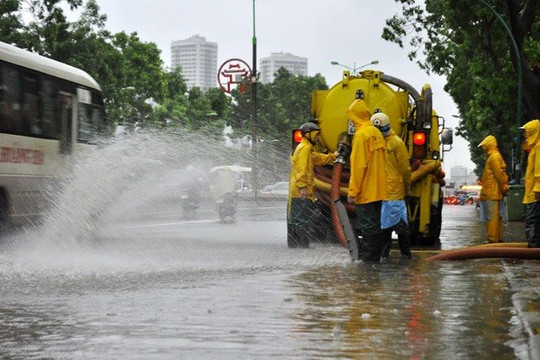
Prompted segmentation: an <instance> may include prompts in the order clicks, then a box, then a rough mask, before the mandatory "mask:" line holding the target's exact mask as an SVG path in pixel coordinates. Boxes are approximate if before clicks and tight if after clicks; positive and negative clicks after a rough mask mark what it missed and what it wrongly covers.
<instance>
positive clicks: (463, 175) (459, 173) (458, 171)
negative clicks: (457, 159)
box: [450, 165, 476, 189]
mask: <svg viewBox="0 0 540 360" xmlns="http://www.w3.org/2000/svg"><path fill="white" fill-rule="evenodd" d="M450 181H451V182H452V183H454V184H455V185H454V187H455V189H459V188H460V187H461V186H463V185H467V184H468V181H469V169H467V168H466V167H465V166H459V165H458V166H454V167H453V168H451V169H450ZM475 183H476V182H475Z"/></svg>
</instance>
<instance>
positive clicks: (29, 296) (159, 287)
mask: <svg viewBox="0 0 540 360" xmlns="http://www.w3.org/2000/svg"><path fill="white" fill-rule="evenodd" d="M153 139H154V138H150V137H148V138H143V139H142V140H137V142H135V141H134V142H133V143H129V142H128V143H125V144H124V143H118V144H116V145H118V147H117V148H115V146H116V145H115V144H113V145H111V146H110V147H109V148H104V149H103V150H102V151H101V152H97V153H96V154H95V155H93V154H92V156H87V161H86V162H81V163H76V166H74V173H73V175H71V181H70V182H68V183H66V184H65V185H63V188H62V193H61V194H59V195H58V196H57V197H56V198H55V203H54V207H53V208H52V209H51V211H50V212H49V213H48V214H47V216H46V217H45V218H44V219H43V221H41V223H38V224H35V225H34V226H27V227H24V228H19V229H17V230H16V231H13V232H11V233H9V234H3V236H2V240H1V241H0V358H2V359H3V358H6V359H63V358H68V359H70V358H84V359H179V358H182V359H254V358H257V359H269V358H287V359H290V358H298V359H306V358H309V359H328V358H330V359H338V358H339V359H403V358H411V359H471V358H474V359H492V358H494V357H496V358H500V359H511V358H517V359H535V358H538V356H539V353H540V349H539V348H538V341H537V337H538V335H536V329H535V328H531V327H530V326H528V325H527V324H528V323H527V322H524V321H523V320H524V319H525V318H526V317H527V316H528V315H527V314H526V312H528V311H533V310H534V309H535V307H534V306H536V308H538V302H534V301H532V300H531V301H532V302H530V301H529V300H530V299H536V298H533V297H532V295H533V294H532V293H531V291H533V292H536V291H538V288H539V285H540V284H538V281H537V280H536V279H539V278H540V276H539V275H540V270H539V268H538V266H537V262H535V261H530V260H500V259H479V260H468V261H445V262H429V261H426V258H427V257H429V256H431V255H433V254H434V253H435V251H415V252H414V253H413V259H412V260H410V261H407V260H402V259H401V257H400V255H399V252H397V251H392V253H391V256H390V259H389V260H388V261H386V262H382V263H380V264H362V263H352V262H351V260H350V257H349V254H348V251H347V250H346V249H344V248H342V247H340V246H338V245H333V244H328V243H321V242H319V241H314V242H313V243H312V245H311V247H310V248H309V249H289V248H288V247H287V241H286V202H285V201H283V200H275V201H274V200H271V201H269V200H266V201H262V200H261V201H259V203H258V204H257V203H255V202H254V201H249V200H243V201H240V202H239V203H238V213H237V215H236V220H235V221H234V222H229V223H226V222H222V221H220V220H219V216H218V213H217V212H216V209H215V204H214V203H213V201H212V200H211V199H209V198H207V199H206V200H203V202H202V203H201V205H200V207H199V208H198V209H197V210H196V212H195V213H190V214H184V213H183V212H182V207H181V206H180V204H179V201H178V197H177V196H176V195H175V192H173V191H171V190H170V189H169V188H167V187H166V186H163V184H162V182H161V180H160V179H162V174H161V173H162V172H163V173H167V171H169V172H170V171H171V168H172V169H179V168H182V166H184V167H185V166H186V164H185V163H184V164H182V163H179V162H174V161H172V160H174V159H184V158H186V157H185V155H186V152H187V151H188V150H189V151H193V154H190V153H187V155H189V156H191V157H194V156H195V154H196V153H198V152H199V150H198V149H199V148H200V146H190V147H185V148H179V150H178V151H179V152H180V153H181V155H180V154H179V153H175V152H174V151H173V149H174V148H175V146H174V145H175V143H173V145H170V144H167V143H165V144H163V143H160V142H157V143H154V142H153V141H154V140H153ZM167 146H168V147H167ZM190 149H192V150H190ZM209 153H210V154H214V153H215V154H218V153H219V151H214V152H209ZM189 156H188V157H189ZM119 157H120V158H121V161H118V158H119ZM168 157H169V158H168ZM173 158H174V159H173ZM269 158H270V161H271V162H272V161H274V160H273V158H272V157H269ZM104 169H105V170H104ZM186 215H189V216H186ZM476 219H477V215H476V210H475V208H474V206H450V205H449V206H446V207H445V208H444V212H443V230H442V238H441V241H442V248H443V249H455V248H460V247H464V246H470V245H476V244H480V243H482V242H483V239H484V226H483V224H482V223H479V222H478V221H477V220H476ZM506 234H507V239H510V240H513V241H523V235H524V230H523V226H522V223H511V224H510V225H509V226H508V227H507V229H506ZM534 281H536V284H534ZM524 309H525V310H524ZM531 309H532V310H531ZM536 311H537V310H536ZM536 314H537V312H536V313H533V315H534V316H536ZM532 340H535V341H532Z"/></svg>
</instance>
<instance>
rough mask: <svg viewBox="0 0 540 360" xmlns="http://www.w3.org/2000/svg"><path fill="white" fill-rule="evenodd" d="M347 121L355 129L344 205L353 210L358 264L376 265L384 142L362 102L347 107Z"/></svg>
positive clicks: (380, 247)
mask: <svg viewBox="0 0 540 360" xmlns="http://www.w3.org/2000/svg"><path fill="white" fill-rule="evenodd" d="M347 117H348V118H349V120H350V121H351V122H352V124H353V126H354V128H355V133H354V137H353V141H352V152H351V158H350V161H351V176H350V180H349V191H348V194H347V195H348V196H347V201H348V202H349V203H354V204H355V206H356V214H357V224H356V227H357V229H358V235H360V237H359V260H363V261H374V262H378V261H380V259H381V256H382V250H383V245H384V237H383V233H382V229H381V207H382V201H383V200H384V199H385V198H386V197H387V191H386V170H385V162H386V160H385V141H384V138H383V136H382V134H381V132H380V131H379V130H378V129H377V128H376V127H375V126H374V125H373V124H372V123H371V121H370V117H371V114H370V112H369V109H368V108H367V106H366V103H365V102H364V100H363V99H362V98H357V99H356V100H355V101H354V102H353V103H352V104H351V106H349V109H348V110H347Z"/></svg>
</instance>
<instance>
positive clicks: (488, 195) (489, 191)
mask: <svg viewBox="0 0 540 360" xmlns="http://www.w3.org/2000/svg"><path fill="white" fill-rule="evenodd" d="M478 146H479V147H481V148H482V150H484V152H485V153H486V154H488V158H487V160H486V165H485V166H484V172H483V173H482V190H481V191H480V200H502V198H503V194H505V193H506V192H508V174H507V173H506V163H505V162H504V159H503V157H502V155H501V153H500V152H499V148H498V147H497V139H495V137H494V136H493V135H488V136H487V137H486V138H485V139H484V140H482V142H481V143H480V144H479V145H478Z"/></svg>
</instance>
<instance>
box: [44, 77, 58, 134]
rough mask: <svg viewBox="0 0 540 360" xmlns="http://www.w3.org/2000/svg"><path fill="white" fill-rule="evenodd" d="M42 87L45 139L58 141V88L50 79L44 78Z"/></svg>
mask: <svg viewBox="0 0 540 360" xmlns="http://www.w3.org/2000/svg"><path fill="white" fill-rule="evenodd" d="M41 85H42V94H43V97H42V99H41V100H42V111H41V114H42V129H43V137H44V138H48V139H58V134H59V133H60V131H59V130H57V126H56V121H55V118H56V109H57V108H59V106H58V105H57V104H58V100H57V97H56V87H55V86H54V82H53V81H52V80H50V79H48V78H44V79H43V81H42V82H41Z"/></svg>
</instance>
